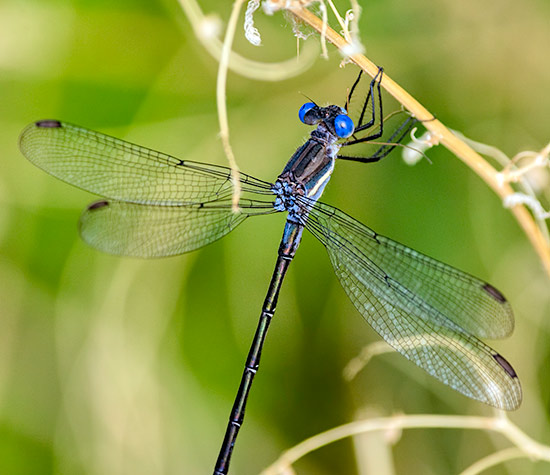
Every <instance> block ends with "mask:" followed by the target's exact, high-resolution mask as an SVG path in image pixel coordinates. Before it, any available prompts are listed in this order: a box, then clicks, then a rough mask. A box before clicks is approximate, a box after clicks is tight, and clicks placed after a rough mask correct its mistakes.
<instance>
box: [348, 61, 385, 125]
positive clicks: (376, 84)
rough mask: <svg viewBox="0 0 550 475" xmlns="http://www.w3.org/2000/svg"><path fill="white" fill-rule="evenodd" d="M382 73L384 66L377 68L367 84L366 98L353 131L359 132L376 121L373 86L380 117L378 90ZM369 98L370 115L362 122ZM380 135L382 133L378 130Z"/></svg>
mask: <svg viewBox="0 0 550 475" xmlns="http://www.w3.org/2000/svg"><path fill="white" fill-rule="evenodd" d="M383 74H384V68H378V73H377V74H376V76H374V79H373V80H372V81H371V82H370V85H369V92H368V94H367V98H366V99H365V102H364V103H363V109H362V110H361V115H360V116H359V120H358V122H357V126H356V127H355V130H354V131H353V133H354V134H355V133H357V132H361V131H362V130H365V129H368V128H370V127H372V126H373V125H374V123H375V122H376V104H375V100H374V88H375V87H376V88H377V92H378V108H379V114H380V117H382V100H381V98H382V92H381V91H380V81H382V76H383ZM369 100H370V102H371V104H372V116H371V119H370V120H369V121H368V122H367V123H366V124H363V118H364V117H365V111H366V110H367V105H368V103H369ZM380 126H382V121H380ZM380 135H382V133H381V132H380Z"/></svg>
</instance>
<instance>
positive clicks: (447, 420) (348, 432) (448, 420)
mask: <svg viewBox="0 0 550 475" xmlns="http://www.w3.org/2000/svg"><path fill="white" fill-rule="evenodd" d="M420 428H446V429H477V430H490V431H493V432H498V433H500V434H502V435H503V436H504V437H506V438H507V439H508V440H509V441H510V442H512V443H513V444H514V445H515V446H516V447H518V448H519V449H521V450H522V452H523V453H524V454H526V456H529V457H532V458H535V459H537V460H544V461H547V462H550V447H549V446H545V445H542V444H540V443H539V442H537V441H536V440H534V439H532V438H531V437H529V436H528V435H527V434H525V433H524V432H522V431H521V430H520V429H519V428H518V427H517V426H516V425H514V424H513V423H512V422H511V421H510V420H509V419H508V418H507V417H506V416H505V415H498V416H496V417H479V416H448V415H434V414H417V415H398V416H393V417H380V418H374V419H367V420H363V421H356V422H351V423H349V424H344V425H342V426H339V427H335V428H334V429H331V430H328V431H326V432H322V433H320V434H317V435H314V436H313V437H310V438H309V439H306V440H304V441H303V442H301V443H299V444H298V445H296V446H294V447H292V448H290V449H288V450H286V451H285V452H283V453H282V454H281V456H280V457H279V458H278V459H277V460H276V461H275V462H274V463H273V464H272V465H270V466H269V467H267V468H266V469H265V470H263V471H262V472H261V473H262V475H275V474H281V473H286V472H285V471H287V470H289V468H290V466H291V465H293V464H294V463H296V461H298V460H299V459H301V458H302V457H304V456H305V455H306V454H308V453H310V452H313V451H314V450H317V449H319V448H321V447H324V446H326V445H328V444H331V443H333V442H336V441H338V440H341V439H344V438H346V437H351V436H354V435H357V434H362V433H365V432H372V431H395V430H396V429H420Z"/></svg>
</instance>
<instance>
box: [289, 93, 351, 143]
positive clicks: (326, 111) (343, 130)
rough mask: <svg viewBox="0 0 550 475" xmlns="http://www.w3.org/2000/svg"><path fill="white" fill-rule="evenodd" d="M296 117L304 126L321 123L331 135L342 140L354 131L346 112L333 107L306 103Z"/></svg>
mask: <svg viewBox="0 0 550 475" xmlns="http://www.w3.org/2000/svg"><path fill="white" fill-rule="evenodd" d="M298 117H300V120H301V121H302V122H303V123H304V124H306V125H318V124H320V123H323V124H324V125H325V126H326V127H327V128H328V129H329V131H330V132H331V133H332V134H334V135H336V136H337V137H339V138H342V139H344V138H347V137H349V136H350V135H351V134H353V131H354V129H355V126H354V124H353V121H352V120H351V119H350V117H349V116H348V114H347V112H346V110H345V109H342V108H341V107H339V106H335V105H332V106H327V107H319V106H318V105H317V104H315V103H314V102H306V103H305V104H304V105H303V106H302V107H300V110H299V112H298Z"/></svg>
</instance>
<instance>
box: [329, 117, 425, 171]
mask: <svg viewBox="0 0 550 475" xmlns="http://www.w3.org/2000/svg"><path fill="white" fill-rule="evenodd" d="M418 122H420V121H419V120H418V119H416V118H414V117H411V116H409V117H408V118H407V119H406V120H405V121H404V122H403V123H402V124H401V125H400V126H399V127H398V128H397V130H396V131H395V132H394V133H393V134H392V135H391V136H390V137H389V138H388V143H387V144H384V145H382V146H381V147H380V148H379V149H378V150H377V151H376V152H374V154H372V155H371V156H369V157H351V156H347V155H337V156H336V158H339V159H341V160H350V161H355V162H361V163H373V162H377V161H379V160H382V159H383V158H384V157H386V156H387V155H388V154H389V153H391V152H392V151H393V149H394V148H395V147H397V146H398V145H399V144H400V142H401V141H402V140H403V139H404V138H405V137H406V136H407V135H408V134H409V132H410V131H411V130H412V128H413V127H414V126H415V125H416V124H417V123H418ZM369 140H372V137H370V136H369V137H364V138H362V139H359V140H357V141H354V143H361V142H366V141H369Z"/></svg>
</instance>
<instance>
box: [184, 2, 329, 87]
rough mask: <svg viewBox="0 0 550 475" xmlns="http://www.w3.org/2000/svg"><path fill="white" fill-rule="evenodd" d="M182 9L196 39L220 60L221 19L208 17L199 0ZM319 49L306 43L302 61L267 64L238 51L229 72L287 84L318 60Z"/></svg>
mask: <svg viewBox="0 0 550 475" xmlns="http://www.w3.org/2000/svg"><path fill="white" fill-rule="evenodd" d="M179 3H180V5H181V8H182V10H183V11H184V12H185V15H186V16H187V18H188V19H189V22H190V23H191V26H192V28H193V31H194V33H195V36H196V37H197V39H198V40H199V41H200V42H201V43H202V45H203V46H204V48H205V49H206V51H208V53H209V54H210V55H211V56H212V57H213V58H214V59H216V60H218V61H219V60H220V58H221V54H222V48H223V43H222V42H221V41H220V40H219V39H218V38H217V30H218V29H221V20H219V18H218V17H217V16H213V15H205V14H204V13H203V11H202V10H201V8H200V6H199V5H198V4H197V2H196V1H195V0H179ZM318 52H319V48H318V46H317V45H315V43H314V42H309V43H307V44H306V46H305V48H304V50H303V51H302V53H301V54H300V57H299V58H295V57H293V58H290V59H288V60H286V61H280V62H275V63H266V62H261V61H253V60H251V59H249V58H245V57H244V56H241V55H240V54H238V53H236V52H235V51H231V52H230V58H229V69H230V70H231V71H233V72H235V73H237V74H240V75H241V76H245V77H248V78H250V79H256V80H259V81H283V80H284V79H288V78H290V77H293V76H297V75H299V74H301V73H303V72H304V71H306V70H307V69H309V68H310V67H311V66H312V65H313V63H314V62H315V61H316V60H317V55H318Z"/></svg>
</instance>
